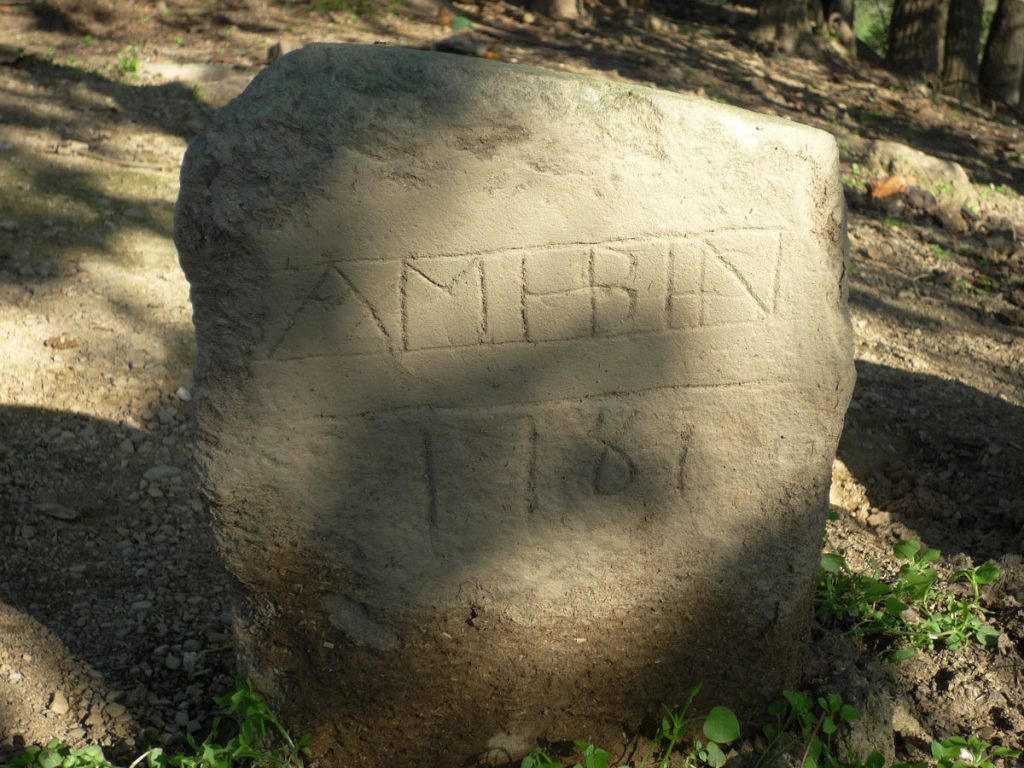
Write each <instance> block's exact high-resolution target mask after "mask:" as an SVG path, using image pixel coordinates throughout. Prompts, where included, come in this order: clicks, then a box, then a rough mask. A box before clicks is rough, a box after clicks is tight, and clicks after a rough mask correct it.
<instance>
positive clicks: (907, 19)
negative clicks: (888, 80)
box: [886, 0, 949, 82]
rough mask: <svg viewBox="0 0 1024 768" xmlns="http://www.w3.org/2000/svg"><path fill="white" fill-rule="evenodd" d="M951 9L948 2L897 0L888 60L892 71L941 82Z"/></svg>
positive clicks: (940, 0) (890, 25)
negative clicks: (947, 23)
mask: <svg viewBox="0 0 1024 768" xmlns="http://www.w3.org/2000/svg"><path fill="white" fill-rule="evenodd" d="M948 9H949V0H896V3H895V5H893V9H892V21H891V22H890V24H889V54H888V56H887V57H886V61H888V62H889V65H890V66H891V67H892V68H893V69H896V70H899V71H901V72H903V73H905V74H908V75H912V76H914V77H919V78H921V79H923V80H929V81H932V82H938V81H939V79H940V77H941V75H942V61H943V58H944V56H943V53H944V48H945V37H946V17H947V15H948Z"/></svg>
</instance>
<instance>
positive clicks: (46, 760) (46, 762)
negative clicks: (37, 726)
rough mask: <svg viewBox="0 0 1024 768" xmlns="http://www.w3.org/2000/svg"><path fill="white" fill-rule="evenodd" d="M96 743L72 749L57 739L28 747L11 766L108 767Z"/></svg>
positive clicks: (26, 767)
mask: <svg viewBox="0 0 1024 768" xmlns="http://www.w3.org/2000/svg"><path fill="white" fill-rule="evenodd" d="M110 765H111V764H110V763H109V762H107V758H106V757H105V756H104V755H103V749H102V748H101V747H99V746H98V745H96V744H90V745H88V746H86V747H81V748H79V749H73V748H71V747H69V746H68V745H67V744H64V743H62V742H60V741H58V740H57V739H51V740H50V742H49V743H48V744H47V745H46V746H45V747H39V746H35V747H29V748H28V749H26V750H25V751H24V752H22V753H21V754H20V755H19V756H18V757H16V758H15V759H14V761H13V762H12V763H11V766H12V768H110Z"/></svg>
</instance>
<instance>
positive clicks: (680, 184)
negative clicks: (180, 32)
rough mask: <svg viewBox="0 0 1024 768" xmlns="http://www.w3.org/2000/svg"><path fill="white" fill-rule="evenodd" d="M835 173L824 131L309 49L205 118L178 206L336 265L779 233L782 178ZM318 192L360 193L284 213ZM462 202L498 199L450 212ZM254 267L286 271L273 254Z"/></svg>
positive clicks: (432, 61)
mask: <svg viewBox="0 0 1024 768" xmlns="http://www.w3.org/2000/svg"><path fill="white" fill-rule="evenodd" d="M538 148H540V149H543V152H538ZM835 162H837V151H836V148H835V141H834V139H833V138H832V136H831V135H829V134H827V133H825V132H823V131H819V130H817V129H814V128H809V127H806V126H801V125H798V124H796V123H791V122H788V121H785V120H782V119H779V118H775V117H771V116H767V115H761V114H755V113H752V112H748V111H744V110H741V109H738V108H733V107H728V106H724V105H720V104H716V103H712V102H709V101H706V100H703V99H699V98H695V97H688V96H681V95H678V94H674V93H669V92H663V91H657V90H653V89H649V88H644V87H640V86H636V85H628V84H622V83H614V82H609V81H604V80H598V79H594V78H588V77H582V76H576V75H570V74H560V73H553V72H548V71H545V70H540V69H536V68H532V67H526V66H520V65H511V64H504V63H499V62H491V61H486V60H480V59H471V58H467V57H461V56H453V55H449V54H441V53H431V52H423V51H417V50H411V49H406V48H396V47H390V46H364V45H344V44H317V45H310V46H307V47H305V48H302V49H301V50H298V51H295V52H293V53H291V54H289V55H287V56H285V57H283V58H282V59H281V60H279V61H278V62H277V63H275V64H274V65H273V66H271V67H269V68H268V69H266V70H265V71H264V72H262V73H261V74H260V75H259V76H258V77H257V78H256V79H255V80H254V81H253V82H252V84H251V85H250V86H249V88H248V89H246V91H245V93H244V94H243V95H242V96H240V97H239V98H238V99H236V100H235V101H233V102H232V103H231V104H230V105H228V106H227V107H225V108H224V109H223V110H221V111H220V112H219V113H218V114H217V116H216V118H215V120H214V124H213V126H212V128H211V129H210V131H209V132H208V133H207V134H206V135H205V136H204V137H201V138H200V139H198V140H197V141H196V142H195V143H194V144H193V146H192V147H191V149H190V151H189V153H188V156H187V157H186V162H185V166H184V168H183V172H182V177H183V179H184V180H185V181H187V182H189V183H188V184H186V185H185V186H184V187H183V196H182V200H181V203H180V205H181V207H183V208H193V211H192V215H195V214H196V213H200V214H201V213H202V212H203V211H206V212H207V213H208V215H210V216H213V217H214V223H215V224H216V225H218V226H221V227H224V228H226V229H229V230H237V231H239V233H241V232H242V231H244V232H247V233H252V230H253V226H254V225H255V227H256V228H258V230H260V231H262V232H263V233H267V234H269V233H272V232H276V233H278V234H279V236H280V239H281V240H283V241H290V239H291V238H293V237H294V235H295V233H296V232H299V233H301V234H302V236H303V237H305V238H307V239H308V240H309V242H310V245H311V246H313V247H320V248H322V249H324V250H325V251H331V252H337V249H338V248H339V247H342V245H344V248H345V249H346V251H347V253H343V254H338V255H340V256H341V257H342V258H345V257H349V258H355V259H374V258H387V256H388V255H389V252H394V251H401V252H403V253H410V252H412V253H415V252H424V253H438V252H445V253H453V254H454V253H459V252H462V251H465V250H474V251H477V250H488V249H500V248H505V247H513V246H514V247H524V246H529V245H532V244H537V245H540V244H545V245H546V244H550V243H553V242H560V241H566V240H572V239H574V237H575V235H576V233H579V232H581V231H585V232H587V233H588V236H589V237H591V238H593V239H594V240H598V241H600V240H605V239H611V238H616V237H619V236H621V235H622V233H623V232H636V231H638V230H643V231H645V232H647V233H649V234H659V233H663V234H671V233H677V232H681V231H694V230H711V229H715V228H720V227H725V226H727V227H730V228H735V227H737V226H738V225H744V226H747V227H751V228H754V227H771V226H777V225H778V224H779V223H780V222H782V221H786V216H787V213H789V212H790V209H791V208H792V205H791V204H790V203H789V201H793V202H795V203H798V202H805V201H807V199H808V198H809V197H812V196H813V195H815V194H816V193H819V190H815V189H808V188H806V187H802V186H801V185H799V184H794V181H804V182H806V180H807V176H806V175H805V173H801V166H803V168H804V170H806V167H807V166H808V165H812V166H825V167H827V166H829V165H830V164H833V163H835ZM638 176H640V177H642V178H643V180H644V182H645V190H644V191H645V194H644V195H643V196H640V197H638V196H637V194H636V186H635V182H636V181H637V177H638ZM204 181H209V182H210V183H209V185H208V186H207V185H205V184H203V183H202V182H204ZM197 182H199V183H197ZM331 183H333V184H336V185H338V186H339V187H340V186H341V185H342V184H356V185H358V189H359V191H360V195H359V197H358V198H355V197H353V198H352V199H349V200H347V201H346V205H347V208H346V210H343V211H342V210H337V209H334V210H331V209H330V207H331V206H333V205H334V203H335V200H334V199H333V198H327V199H325V200H323V204H324V206H325V207H326V208H327V209H326V210H316V211H315V215H314V216H312V217H310V218H309V219H308V220H303V221H298V222H297V221H294V220H290V216H289V215H288V214H289V210H288V207H289V206H288V203H289V202H291V203H294V205H295V206H296V207H299V206H301V207H305V206H306V205H309V204H312V205H313V206H314V208H315V207H316V202H317V200H316V198H317V195H318V189H317V188H318V187H320V186H322V185H324V184H331ZM224 194H227V195H228V197H227V198H225V197H224ZM204 197H205V198H206V199H201V198H204ZM467 198H469V199H474V198H486V199H489V200H491V201H493V203H494V204H493V205H481V206H474V207H472V208H467V207H465V206H463V205H461V204H457V205H456V207H454V208H450V207H449V206H447V205H446V201H463V200H466V199H467ZM427 200H429V203H430V204H429V205H424V202H425V201H427ZM211 202H214V203H215V205H213V206H211V205H209V203H211ZM283 202H284V205H282V203H283ZM364 203H365V205H364ZM197 209H198V210H197ZM396 220H401V221H402V222H403V226H401V227H393V226H392V224H393V223H394V221H396ZM342 222H343V223H344V225H345V243H344V244H342V243H339V242H338V237H337V229H336V227H337V225H338V224H339V223H342ZM808 223H809V222H808ZM289 230H290V231H289ZM391 230H394V233H395V234H394V237H393V238H392V239H389V237H388V232H389V231H391ZM410 233H414V236H415V240H413V241H411V240H410ZM371 243H372V248H373V251H372V252H367V251H366V250H364V249H365V248H366V247H367V245H368V244H371ZM391 249H394V251H392V250H391ZM191 266H192V265H191V264H189V263H188V262H187V261H186V263H185V267H186V270H189V269H190V268H191ZM268 266H272V267H273V268H286V267H287V256H286V255H285V254H281V256H280V258H279V260H277V263H275V264H273V265H268Z"/></svg>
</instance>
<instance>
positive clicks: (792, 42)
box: [755, 0, 809, 53]
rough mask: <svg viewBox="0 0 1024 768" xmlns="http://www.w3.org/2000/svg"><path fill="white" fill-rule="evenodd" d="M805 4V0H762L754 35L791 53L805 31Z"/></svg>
mask: <svg viewBox="0 0 1024 768" xmlns="http://www.w3.org/2000/svg"><path fill="white" fill-rule="evenodd" d="M807 6H808V4H807V0H762V2H761V7H760V8H759V9H758V11H757V30H756V32H755V35H756V37H757V38H758V39H759V40H761V41H762V42H771V43H774V44H775V45H776V47H778V48H779V49H780V50H782V51H784V52H785V53H792V52H793V51H794V50H796V46H797V43H798V42H799V41H800V37H801V35H803V34H804V33H805V32H806V31H807V27H808V22H809V17H808V13H807Z"/></svg>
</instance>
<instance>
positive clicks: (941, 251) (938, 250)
mask: <svg viewBox="0 0 1024 768" xmlns="http://www.w3.org/2000/svg"><path fill="white" fill-rule="evenodd" d="M931 249H932V253H934V254H935V255H936V256H937V257H939V258H940V259H948V258H949V250H948V249H946V248H944V247H943V246H941V245H939V244H938V243H932V245H931Z"/></svg>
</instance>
